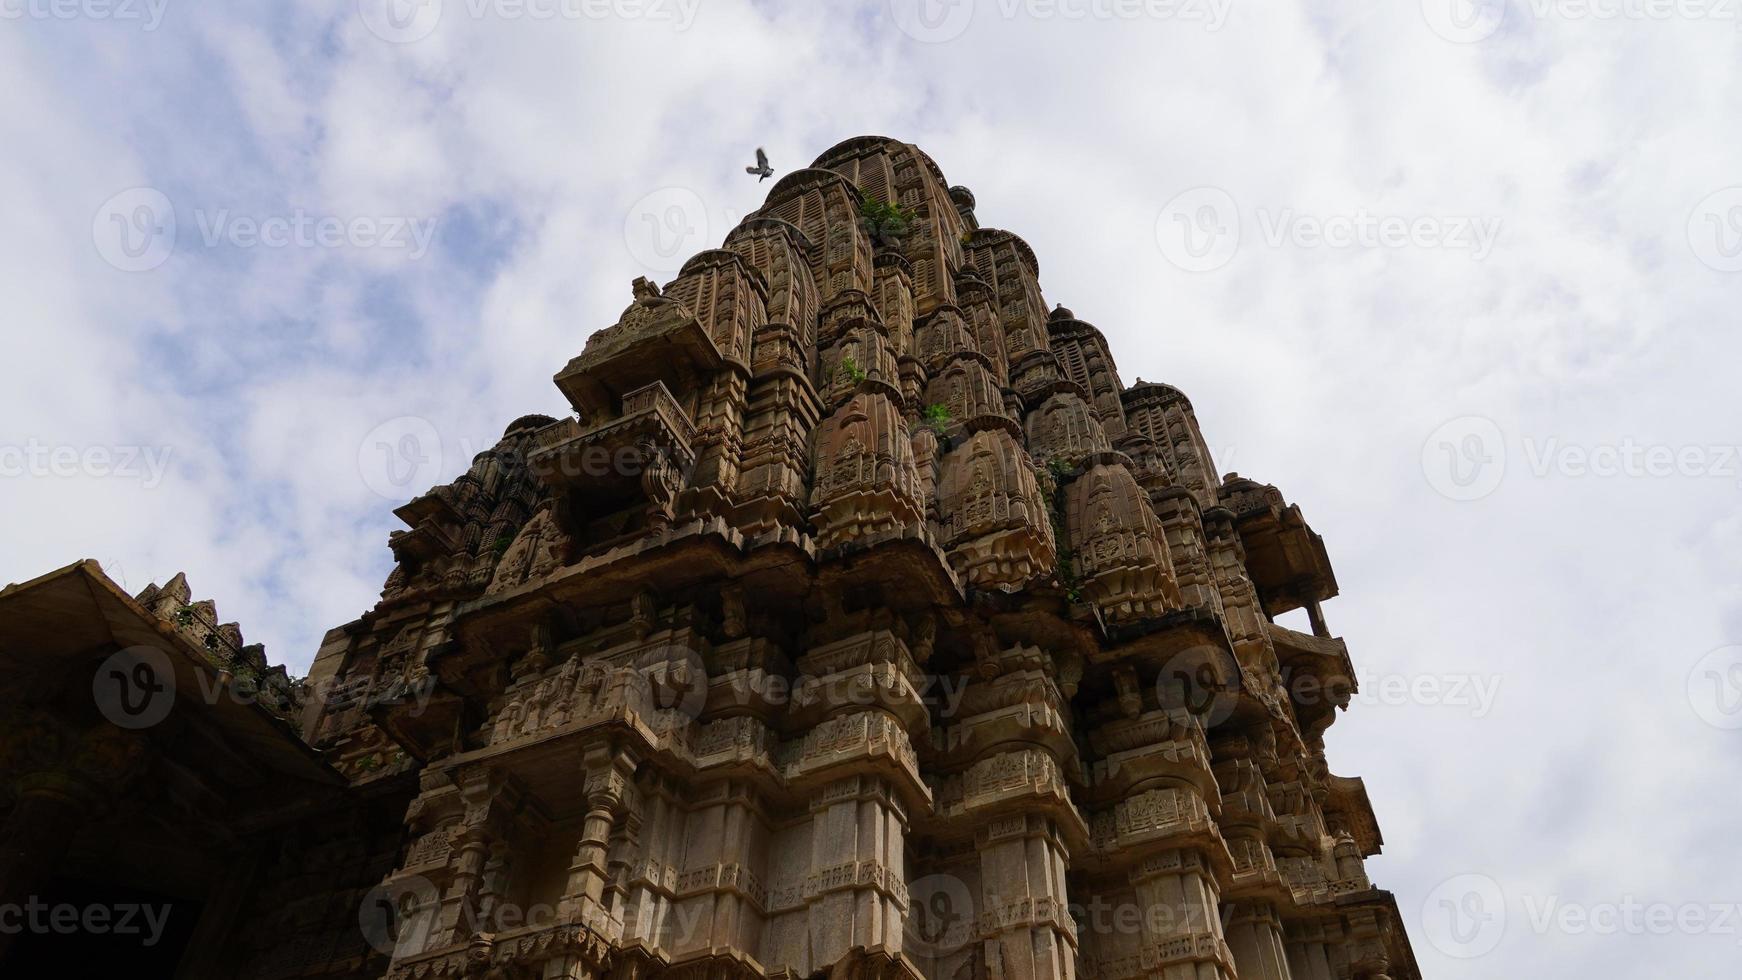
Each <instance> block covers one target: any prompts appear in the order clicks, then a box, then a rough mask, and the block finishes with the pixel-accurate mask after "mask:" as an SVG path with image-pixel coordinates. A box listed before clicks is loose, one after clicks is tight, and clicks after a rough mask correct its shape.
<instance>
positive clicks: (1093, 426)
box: [1028, 391, 1112, 466]
mask: <svg viewBox="0 0 1742 980" xmlns="http://www.w3.org/2000/svg"><path fill="white" fill-rule="evenodd" d="M1111 449H1112V446H1111V445H1110V444H1109V443H1108V441H1107V433H1106V432H1105V431H1104V430H1103V429H1102V428H1101V423H1100V420H1098V419H1097V418H1095V412H1094V410H1093V409H1091V408H1090V407H1089V405H1088V403H1087V402H1085V401H1083V399H1082V398H1081V397H1079V396H1078V395H1076V394H1075V393H1073V392H1064V391H1061V392H1055V393H1054V394H1053V395H1052V397H1050V398H1048V399H1047V400H1046V401H1044V402H1042V403H1041V405H1040V407H1039V408H1036V409H1035V410H1034V411H1032V412H1030V413H1028V451H1029V452H1031V453H1033V454H1034V456H1035V458H1036V459H1043V460H1046V461H1048V463H1050V462H1051V461H1053V460H1055V459H1056V460H1063V461H1065V462H1067V463H1070V464H1071V465H1073V466H1074V465H1077V464H1079V463H1081V462H1082V461H1083V460H1084V459H1085V458H1086V457H1089V456H1091V455H1094V454H1096V453H1105V452H1108V451H1110V450H1111Z"/></svg>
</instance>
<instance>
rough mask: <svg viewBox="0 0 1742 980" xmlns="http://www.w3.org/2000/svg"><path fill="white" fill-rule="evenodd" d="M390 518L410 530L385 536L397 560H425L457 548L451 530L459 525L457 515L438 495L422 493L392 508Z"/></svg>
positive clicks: (456, 539)
mask: <svg viewBox="0 0 1742 980" xmlns="http://www.w3.org/2000/svg"><path fill="white" fill-rule="evenodd" d="M440 489H445V488H440ZM393 515H394V516H395V517H397V518H399V519H400V520H402V521H404V522H405V523H406V526H408V527H410V528H411V530H409V531H394V532H392V533H391V534H389V535H388V536H387V546H388V547H389V548H392V549H393V556H394V557H395V558H397V559H398V560H400V561H410V562H419V561H425V560H427V559H430V558H434V557H436V556H438V555H445V554H449V553H450V552H452V551H453V550H454V549H456V548H458V547H459V536H458V534H457V533H456V532H455V529H456V528H458V527H459V525H460V515H459V513H458V512H457V511H455V510H454V506H453V504H452V503H450V502H449V501H448V499H447V498H446V497H444V496H442V495H441V494H440V493H439V492H436V491H431V492H429V493H426V494H424V495H423V496H421V497H418V498H417V499H416V500H413V501H411V502H410V503H407V504H404V505H402V506H400V507H398V508H396V509H395V510H394V511H393Z"/></svg>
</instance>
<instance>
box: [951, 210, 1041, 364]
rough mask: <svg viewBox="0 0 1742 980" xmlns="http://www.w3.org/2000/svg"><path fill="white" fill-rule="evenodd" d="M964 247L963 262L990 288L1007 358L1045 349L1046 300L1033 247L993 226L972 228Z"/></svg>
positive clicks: (1012, 359)
mask: <svg viewBox="0 0 1742 980" xmlns="http://www.w3.org/2000/svg"><path fill="white" fill-rule="evenodd" d="M967 250H968V252H967V261H968V262H970V263H972V264H973V266H974V267H975V268H976V269H979V270H980V275H981V276H982V277H983V278H984V279H985V280H986V282H987V284H988V285H990V286H991V288H992V295H993V297H994V299H995V301H996V302H997V308H998V322H999V325H1000V326H1001V327H1002V328H1003V330H1004V346H1005V350H1006V351H1007V352H1008V353H1009V357H1010V359H1011V361H1012V362H1014V361H1015V360H1016V359H1017V358H1019V357H1021V356H1022V355H1023V354H1024V353H1025V352H1027V351H1030V350H1036V349H1039V350H1045V349H1046V347H1047V343H1046V339H1047V335H1046V300H1045V298H1044V297H1043V296H1042V295H1041V292H1040V262H1039V260H1038V259H1036V258H1035V257H1034V250H1033V249H1031V248H1029V247H1028V243H1027V242H1025V241H1023V240H1022V239H1020V238H1018V237H1016V236H1015V235H1013V234H1011V233H1010V232H1008V231H1002V230H1000V229H997V228H981V229H979V230H978V231H975V232H974V233H973V234H972V235H971V236H969V238H968V241H967Z"/></svg>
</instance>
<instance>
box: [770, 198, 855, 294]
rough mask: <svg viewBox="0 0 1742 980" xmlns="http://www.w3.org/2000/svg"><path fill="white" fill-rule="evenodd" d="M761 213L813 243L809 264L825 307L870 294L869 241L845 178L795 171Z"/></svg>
mask: <svg viewBox="0 0 1742 980" xmlns="http://www.w3.org/2000/svg"><path fill="white" fill-rule="evenodd" d="M762 210H763V213H764V214H766V215H769V216H772V217H775V218H779V219H780V220H782V221H785V222H787V223H788V224H791V225H793V226H795V227H797V228H798V230H799V231H800V232H802V233H803V234H804V236H805V238H806V239H808V240H809V241H811V242H813V243H815V245H816V248H815V249H813V251H812V253H811V254H810V255H809V256H808V258H809V259H810V261H811V275H812V278H814V279H815V280H816V284H817V292H818V296H819V297H820V298H821V299H822V300H823V301H824V302H827V301H828V300H830V299H833V298H834V296H835V294H837V293H839V292H841V291H842V290H844V289H857V290H860V291H869V290H870V288H871V282H872V274H871V261H872V248H871V236H869V235H867V234H866V233H865V229H864V226H863V224H862V223H861V221H860V217H859V192H858V189H857V188H855V187H854V186H853V185H852V183H850V182H849V181H848V180H847V178H845V177H843V176H841V175H840V174H838V173H836V172H834V171H833V170H821V169H817V168H807V169H805V170H795V171H793V172H792V173H790V174H787V175H786V176H785V177H783V178H781V180H780V182H779V183H777V184H775V185H774V189H773V190H771V191H769V192H768V199H767V201H766V202H765V203H764V204H763V207H762Z"/></svg>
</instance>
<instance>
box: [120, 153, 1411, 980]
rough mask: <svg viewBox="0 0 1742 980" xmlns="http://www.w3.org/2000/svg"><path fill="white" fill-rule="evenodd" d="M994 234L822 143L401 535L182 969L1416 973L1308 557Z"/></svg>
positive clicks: (567, 369)
mask: <svg viewBox="0 0 1742 980" xmlns="http://www.w3.org/2000/svg"><path fill="white" fill-rule="evenodd" d="M975 207H976V202H975V199H974V195H973V194H972V193H970V192H969V191H968V189H967V188H965V187H961V186H951V185H950V184H949V183H948V182H947V181H946V180H945V179H944V177H943V174H942V172H941V171H940V170H939V168H938V166H937V164H936V163H934V162H933V161H932V160H931V158H930V157H928V156H927V155H926V154H925V153H923V152H921V151H920V150H919V149H918V148H916V147H914V146H911V145H908V144H905V143H901V142H898V141H895V140H891V139H885V138H881V137H861V138H857V139H852V140H849V141H847V142H844V143H842V144H840V145H838V146H836V147H834V148H833V149H831V150H829V151H828V152H826V153H824V154H823V155H822V156H821V157H820V158H818V159H817V161H816V162H815V163H814V164H813V165H812V166H811V167H809V168H807V169H803V170H799V171H796V172H794V173H790V174H787V175H786V176H785V177H783V178H782V179H781V180H779V182H778V183H776V184H775V185H774V187H773V189H772V190H771V191H770V192H769V194H768V198H767V201H766V203H765V204H764V205H763V206H762V207H761V208H760V209H759V210H757V211H756V212H755V213H753V214H751V215H750V216H749V217H747V218H746V219H745V220H744V221H743V222H742V223H740V224H739V225H738V227H736V228H735V229H733V230H732V231H731V233H730V234H728V235H727V236H726V237H725V241H724V242H723V243H722V246H721V247H720V248H717V249H712V250H709V251H704V252H701V253H699V254H697V255H696V256H694V257H693V258H691V259H690V260H689V261H688V262H687V263H686V264H685V265H684V266H683V268H682V271H681V272H680V273H679V274H678V276H677V277H676V278H675V279H673V280H672V281H671V282H668V283H665V284H663V285H657V284H654V283H652V282H649V281H647V280H645V279H641V280H637V281H636V282H635V284H634V286H633V290H632V298H631V302H630V303H629V305H628V306H627V308H625V309H624V311H623V313H622V315H621V316H619V317H618V318H617V320H616V322H615V323H613V324H611V325H608V326H606V327H605V328H604V329H602V330H599V331H598V332H596V333H594V334H593V335H592V336H591V337H590V338H588V339H587V341H586V343H585V346H584V347H583V348H582V349H581V350H580V351H579V352H578V354H577V355H576V356H575V357H574V358H573V359H572V360H571V361H569V363H568V364H567V365H566V366H564V367H563V368H562V369H561V370H560V371H559V372H558V373H557V374H556V379H555V380H556V384H557V387H558V388H559V389H560V391H561V392H562V394H563V395H564V396H565V397H566V398H567V400H568V402H569V403H570V404H571V405H572V406H573V409H574V414H573V415H572V416H571V417H565V418H561V419H555V418H549V417H545V416H538V415H529V416H526V417H524V418H521V419H519V420H517V421H515V422H514V423H513V424H511V425H510V426H508V428H507V430H506V432H505V433H504V434H503V437H502V439H501V441H500V442H499V443H498V444H497V445H496V446H494V447H493V448H492V449H490V450H488V451H486V452H484V453H481V454H479V455H478V456H477V457H476V459H475V460H474V461H473V463H472V466H471V468H470V470H469V471H468V472H466V473H465V474H463V475H461V476H460V477H459V478H458V479H456V480H455V481H454V482H453V483H451V484H448V485H445V486H439V487H436V488H434V489H432V490H431V491H429V492H428V493H426V494H424V495H423V496H421V497H418V498H417V499H416V500H413V501H411V502H409V503H407V504H405V505H404V506H403V507H400V508H399V509H398V510H397V511H396V512H395V513H396V514H397V515H398V516H399V517H401V518H402V519H403V520H404V521H405V523H406V525H407V529H406V530H403V531H398V532H395V533H394V534H393V535H392V538H391V540H390V542H389V544H390V547H391V548H392V550H393V554H394V556H395V558H396V560H397V565H396V567H395V568H394V570H393V572H392V574H391V575H390V576H389V578H388V580H387V584H386V588H385V590H384V591H383V593H382V597H381V601H380V602H379V603H378V604H377V605H376V606H375V608H374V609H372V610H371V611H369V612H368V613H366V614H365V615H364V616H363V617H362V618H361V619H358V620H357V621H355V622H352V623H348V624H346V625H344V626H341V627H339V628H337V629H334V630H332V631H331V632H330V633H328V634H327V636H326V639H325V641H324V642H323V644H322V646H321V648H320V651H319V653H318V655H317V657H316V659H315V661H314V665H313V668H312V671H311V675H310V677H309V678H308V679H307V680H306V682H304V683H303V684H302V685H301V686H299V687H297V688H296V689H295V690H294V691H293V692H291V694H292V695H293V696H294V698H293V700H292V701H290V702H285V701H278V702H274V703H273V704H272V705H268V706H267V708H266V709H263V710H270V711H273V712H276V716H278V717H282V716H284V715H285V714H286V713H287V708H286V704H287V703H288V704H290V705H291V707H290V708H289V709H288V714H290V715H294V718H292V719H291V720H292V721H293V722H294V724H295V726H296V728H297V730H298V731H299V732H300V735H299V736H298V737H299V738H300V739H301V740H303V741H306V743H307V746H308V747H310V748H311V749H312V751H313V752H314V753H318V757H319V760H320V762H321V764H322V766H323V767H324V768H325V770H326V771H329V772H331V773H332V774H333V775H332V779H331V780H330V781H331V782H332V783H333V784H334V785H335V787H336V788H333V789H331V790H328V789H322V790H321V792H320V793H315V792H314V791H313V790H311V791H310V792H309V793H308V797H309V799H310V800H311V802H309V803H307V804H306V805H305V806H303V807H302V808H301V809H300V810H299V811H298V810H293V811H292V812H286V813H284V814H283V815H282V817H281V818H280V822H279V824H277V825H273V824H272V823H271V820H270V818H267V817H264V816H263V817H261V818H260V820H261V823H260V827H262V828H264V829H271V830H272V834H271V835H270V836H269V837H268V836H262V835H256V836H255V837H252V838H249V837H247V836H246V835H242V839H241V840H240V841H239V842H238V843H237V844H235V845H234V846H235V848H236V849H237V852H238V853H243V852H246V853H248V854H250V855H252V856H251V857H250V860H251V861H252V862H253V863H252V865H250V866H251V867H253V868H255V869H256V870H254V871H253V872H252V876H251V877H250V879H249V883H248V884H247V885H245V886H239V887H237V888H235V889H234V890H233V895H232V896H231V901H230V903H229V904H231V905H233V906H234V911H233V912H232V913H231V920H230V921H229V923H228V924H227V925H223V926H214V927H212V928H211V930H210V932H209V934H206V936H205V937H204V938H205V939H206V943H207V949H206V951H205V952H203V953H202V954H201V956H203V958H204V961H205V962H208V963H211V964H214V965H217V966H221V969H220V970H217V972H214V973H213V974H211V975H224V976H244V977H260V978H275V977H291V976H296V977H310V976H320V977H371V978H374V977H390V978H394V980H399V978H406V980H413V978H461V977H465V978H514V980H532V978H539V980H557V978H569V980H583V978H584V980H606V978H609V980H643V978H656V977H674V978H676V977H682V978H698V980H699V978H719V980H734V978H760V977H771V978H782V980H812V978H817V977H823V976H826V977H828V978H830V980H843V978H871V977H877V978H890V980H895V978H915V980H917V978H925V980H983V978H1002V980H1046V978H1060V980H1070V978H1075V977H1082V978H1084V980H1124V978H1137V977H1145V978H1165V980H1184V978H1191V980H1215V978H1225V980H1234V978H1239V980H1258V978H1263V980H1288V978H1292V980H1383V978H1398V980H1402V978H1415V977H1419V975H1420V974H1419V971H1418V969H1417V967H1416V964H1415V961H1414V957H1413V955H1412V953H1411V951H1410V946H1409V942H1408V938H1407V936H1406V935H1405V932H1404V929H1403V924H1402V921H1401V918H1400V916H1399V914H1398V911H1397V907H1396V904H1395V902H1394V901H1393V899H1392V896H1391V895H1390V894H1389V893H1387V892H1385V891H1382V890H1380V889H1377V888H1375V887H1373V885H1372V884H1371V883H1370V882H1369V880H1368V877H1367V873H1366V871H1365V870H1364V864H1363V862H1364V859H1365V858H1366V857H1368V856H1371V855H1373V854H1376V853H1378V851H1379V848H1380V844H1381V838H1380V833H1379V828H1378V824H1377V822H1376V821H1375V819H1374V816H1373V813H1372V810H1371V807H1370V806H1369V803H1368V799H1367V794H1366V791H1365V789H1364V787H1363V785H1362V782H1361V780H1359V779H1356V778H1349V777H1343V776H1336V775H1333V774H1331V772H1330V770H1329V769H1328V767H1327V765H1326V761H1325V756H1324V740H1323V739H1324V732H1325V729H1326V728H1327V727H1328V726H1329V725H1330V724H1331V722H1332V721H1333V720H1334V718H1335V715H1336V711H1337V709H1339V708H1342V707H1345V706H1346V705H1347V703H1348V701H1349V698H1350V695H1351V693H1352V692H1353V690H1354V678H1353V671H1352V669H1351V666H1350V661H1349V656H1348V653H1347V650H1346V649H1345V647H1344V644H1343V642H1342V641H1341V640H1339V639H1337V638H1335V637H1333V636H1332V635H1331V634H1330V632H1329V631H1328V629H1327V628H1326V626H1325V620H1324V616H1323V614H1322V612H1321V608H1320V606H1321V603H1322V602H1324V600H1326V599H1329V598H1331V597H1332V596H1335V595H1336V594H1337V584H1336V579H1335V577H1334V575H1333V574H1332V571H1331V567H1330V564H1329V561H1328V559H1327V557H1326V554H1325V549H1324V546H1323V543H1322V541H1321V540H1320V538H1319V536H1318V535H1317V534H1315V533H1314V532H1313V530H1312V529H1311V528H1310V527H1309V526H1308V525H1307V524H1306V522H1305V520H1304V519H1303V518H1302V515H1301V511H1300V509H1299V508H1298V507H1296V506H1294V505H1291V504H1289V503H1288V502H1287V501H1286V500H1285V499H1284V498H1283V496H1282V494H1281V493H1280V492H1279V491H1278V490H1277V489H1276V488H1275V487H1272V486H1267V485H1264V484H1261V483H1258V482H1255V481H1253V480H1249V479H1244V478H1240V477H1238V476H1233V475H1229V476H1227V477H1222V478H1219V477H1218V476H1217V475H1216V472H1215V470H1214V468H1213V461H1212V459H1211V456H1210V451H1209V448H1208V444H1207V442H1206V441H1205V439H1204V436H1203V434H1202V433H1201V431H1200V429H1199V424H1198V419H1197V417H1196V415H1195V413H1194V411H1193V408H1192V405H1191V402H1190V401H1188V400H1187V399H1186V397H1185V396H1184V395H1183V394H1181V393H1180V392H1179V391H1178V390H1176V389H1174V388H1171V387H1169V386H1167V385H1164V384H1157V383H1145V382H1142V381H1139V382H1138V383H1137V384H1135V385H1133V386H1130V387H1127V386H1126V385H1125V384H1124V382H1123V381H1122V380H1121V378H1120V375H1119V371H1118V368H1117V366H1116V365H1115V363H1114V360H1113V356H1112V352H1111V351H1110V350H1109V349H1108V345H1107V342H1106V340H1105V338H1104V337H1103V335H1102V334H1101V332H1100V331H1099V330H1097V329H1096V328H1095V327H1094V326H1092V325H1091V324H1090V323H1088V322H1086V321H1084V320H1082V319H1079V318H1078V317H1077V316H1076V314H1074V313H1073V312H1071V311H1070V310H1068V309H1065V308H1063V307H1062V306H1061V307H1054V308H1052V309H1051V310H1050V312H1049V310H1048V306H1047V304H1046V302H1045V300H1044V299H1043V298H1042V292H1041V287H1040V267H1039V261H1038V259H1037V258H1036V256H1035V254H1034V252H1033V251H1032V250H1031V249H1030V248H1029V246H1028V245H1027V244H1026V243H1025V242H1024V241H1023V240H1022V239H1020V238H1018V237H1017V236H1016V235H1014V234H1012V233H1011V232H1008V231H1002V230H998V229H994V228H988V227H983V226H982V225H981V224H980V222H979V219H978V218H977V216H976V213H975ZM160 593H162V594H168V593H174V594H175V595H174V597H173V598H172V599H169V600H165V601H164V602H160V603H158V604H157V605H161V606H163V609H162V610H160V611H159V610H155V607H153V608H154V611H159V612H160V615H162V616H163V617H165V618H168V617H171V616H173V615H175V614H176V613H177V612H179V610H181V609H183V608H186V607H188V606H189V603H188V602H187V599H186V595H185V593H186V583H185V580H180V579H177V580H176V581H174V582H172V583H171V586H170V587H169V588H168V589H166V590H157V589H155V587H154V589H150V590H147V593H146V594H145V595H143V596H141V597H140V602H141V603H142V604H143V605H145V606H153V600H154V599H157V598H158V597H159V596H158V594H160ZM1303 608H1304V609H1305V611H1306V613H1307V617H1308V620H1309V621H1310V623H1311V632H1310V633H1306V632H1299V631H1296V630H1294V629H1290V628H1287V627H1285V626H1282V625H1279V624H1278V623H1277V622H1276V618H1277V617H1278V616H1280V615H1282V614H1284V613H1288V612H1290V611H1292V610H1296V609H1303ZM209 618H211V619H212V620H213V622H215V617H209ZM202 621H203V620H202ZM217 629H218V630H219V631H220V632H222V630H223V629H225V627H217ZM184 639H185V638H184ZM235 640H236V643H235V644H234V645H235V646H237V647H240V635H239V631H237V636H236V637H235ZM261 663H262V665H263V663H264V661H261ZM285 730H286V731H288V730H289V727H288V726H286V727H285ZM299 744H300V743H299ZM286 778H289V777H286ZM299 778H301V777H299ZM249 841H253V843H249ZM377 912H378V913H379V916H378V917H377V916H376V913H377ZM203 923H204V920H203V919H202V928H203V927H204V926H203ZM190 975H203V974H190Z"/></svg>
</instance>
